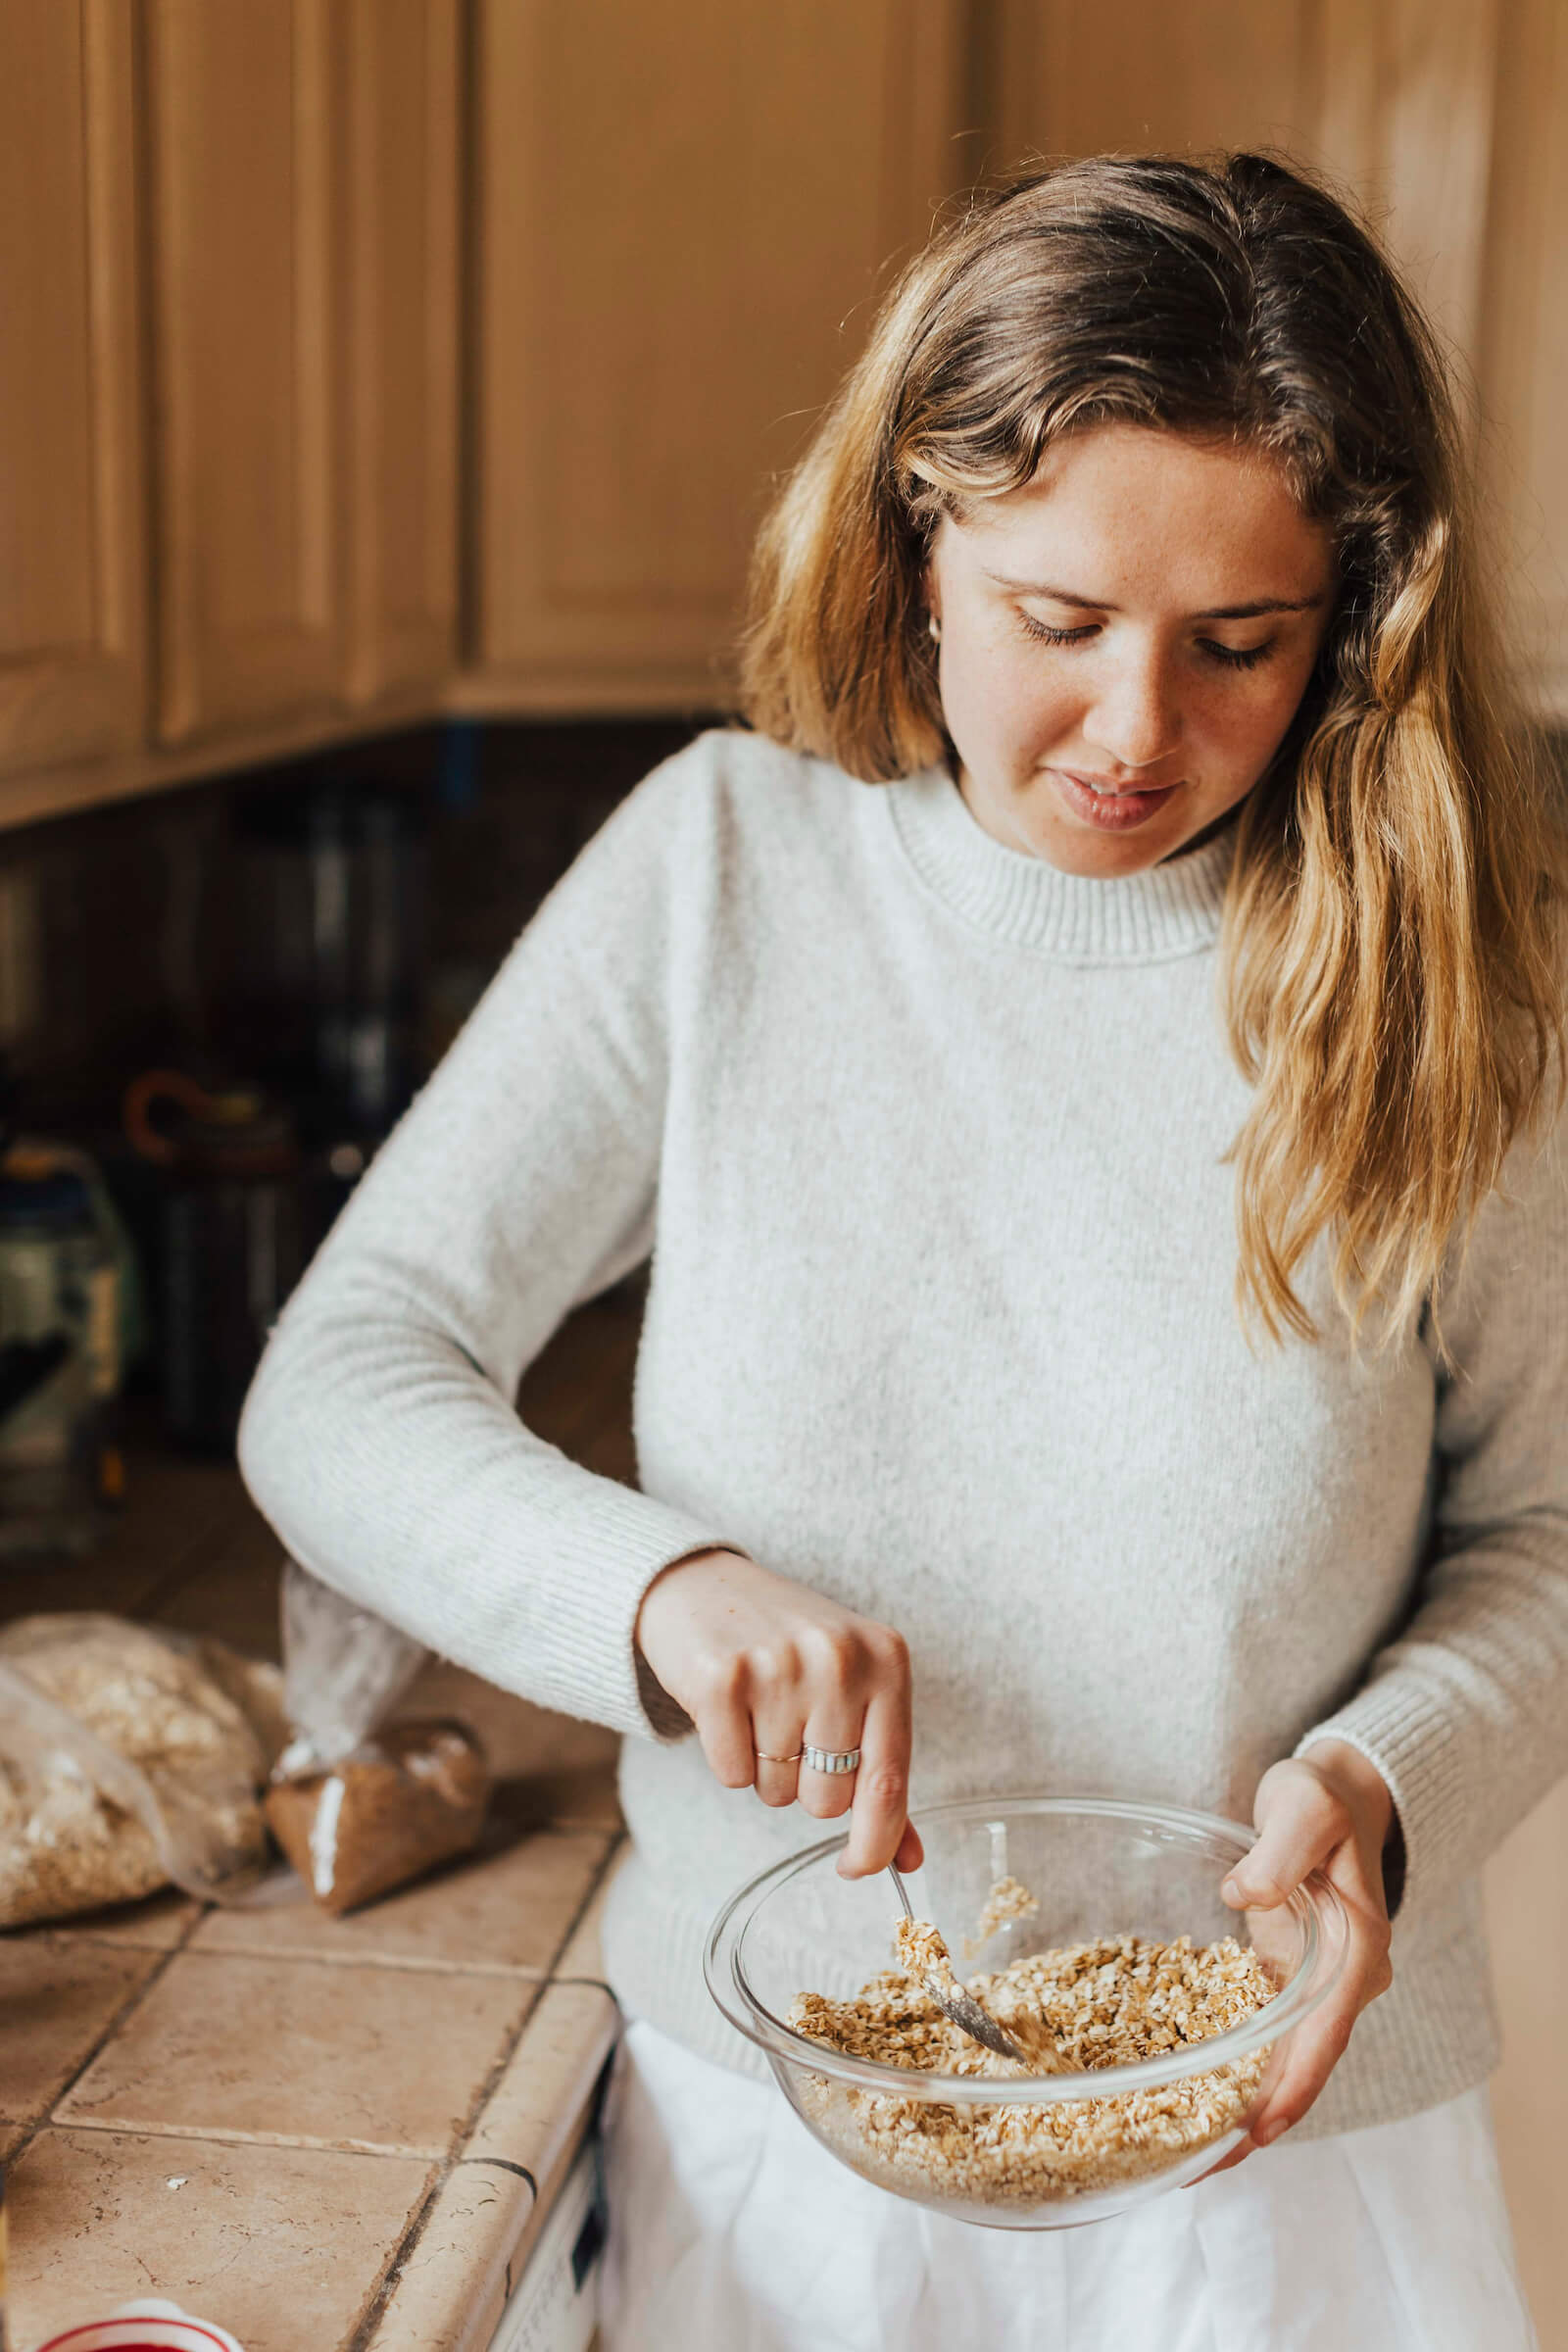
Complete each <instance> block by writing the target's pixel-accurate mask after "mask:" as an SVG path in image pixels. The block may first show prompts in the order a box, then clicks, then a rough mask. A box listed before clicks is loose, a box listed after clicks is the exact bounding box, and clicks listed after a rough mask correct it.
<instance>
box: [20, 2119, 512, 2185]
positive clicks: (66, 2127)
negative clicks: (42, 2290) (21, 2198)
mask: <svg viewBox="0 0 1568 2352" xmlns="http://www.w3.org/2000/svg"><path fill="white" fill-rule="evenodd" d="M37 2129H38V2130H39V2131H96V2132H98V2133H99V2134H100V2135H101V2136H102V2137H103V2138H105V2139H167V2140H170V2141H172V2142H173V2143H174V2144H175V2145H176V2146H179V2147H182V2148H189V2147H211V2148H304V2149H305V2150H307V2151H308V2153H309V2154H311V2155H313V2156H353V2157H356V2158H358V2157H361V2156H363V2157H364V2158H365V2159H366V2161H367V2162H368V2163H369V2164H422V2165H423V2166H424V2167H425V2168H426V2170H427V2171H435V2170H440V2169H443V2168H442V2160H441V2158H440V2157H439V2156H432V2155H431V2154H430V2152H429V2150H428V2149H426V2148H400V2147H392V2146H389V2145H388V2144H387V2143H386V2142H385V2141H380V2140H370V2139H305V2138H288V2137H286V2136H285V2135H284V2134H283V2133H281V2132H267V2131H244V2132H240V2131H220V2130H219V2129H218V2127H217V2126H216V2125H212V2124H127V2123H121V2122H113V2123H110V2122H102V2121H100V2120H99V2119H98V2118H97V2117H96V2116H90V2115H52V2116H46V2117H45V2118H44V2120H43V2121H42V2122H41V2123H40V2124H39V2125H38V2127H37ZM487 2161H491V2162H493V2161H494V2159H493V2158H492V2159H488V2160H487ZM15 2162H16V2156H15V2155H13V2156H11V2157H9V2158H8V2159H7V2170H8V2171H9V2170H10V2167H11V2165H12V2164H14V2163H15Z"/></svg>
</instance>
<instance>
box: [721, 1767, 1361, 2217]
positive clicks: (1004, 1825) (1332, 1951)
mask: <svg viewBox="0 0 1568 2352" xmlns="http://www.w3.org/2000/svg"><path fill="white" fill-rule="evenodd" d="M916 1826H917V1827H918V1829H919V1831H920V1834H921V1838H922V1841H923V1843H924V1845H925V1849H926V1863H925V1867H924V1869H923V1870H922V1872H920V1873H919V1874H917V1875H916V1876H914V1877H913V1878H912V1880H911V1884H910V1893H911V1899H912V1900H913V1901H914V1902H915V1905H916V1909H917V1910H920V1911H923V1912H924V1913H925V1914H926V1918H927V1920H930V1919H933V1918H934V1919H935V1920H936V1921H937V1922H938V1923H942V1924H945V1925H946V1926H947V1927H948V1929H949V1930H950V1932H952V1931H960V1932H961V1931H962V1930H963V1929H964V1928H965V1927H966V1926H967V1927H969V1928H970V1929H971V1935H970V1936H966V1937H965V1938H964V1941H963V1945H962V1949H963V1952H964V1959H965V1966H964V1968H963V1969H962V1970H961V1971H960V1972H959V1973H960V1974H961V1975H962V1976H963V1978H964V1980H965V1981H966V1982H967V1984H968V1985H969V1987H970V1989H971V1990H972V1991H973V1992H974V1993H975V1994H976V1995H977V1996H978V1997H979V1999H980V2000H981V2001H982V2002H983V2003H984V2005H985V2007H986V2008H987V2009H988V2010H989V2011H990V2012H991V2014H992V2015H993V2016H994V2017H995V2018H996V2020H997V2022H998V2023H999V2024H1000V2025H1002V2026H1004V2027H1005V2029H1006V2031H1007V2033H1008V2034H1010V2035H1011V2036H1012V2038H1013V2039H1014V2040H1015V2041H1016V2042H1017V2043H1018V2044H1019V2045H1020V2047H1022V2048H1023V2049H1024V2051H1025V2052H1026V2053H1027V2056H1028V2060H1029V2063H1028V2065H1027V2067H1020V2066H1018V2065H1016V2064H1014V2063H1013V2062H1011V2061H1009V2060H1007V2059H1004V2058H999V2057H997V2056H995V2055H994V2054H993V2053H992V2052H990V2051H988V2050H985V2049H982V2048H981V2047H980V2046H979V2045H978V2044H976V2043H974V2042H972V2041H970V2040H968V2038H967V2037H966V2036H965V2035H964V2034H962V2033H961V2032H959V2030H958V2029H957V2028H956V2027H954V2026H953V2025H951V2024H950V2023H949V2022H948V2020H947V2019H946V2018H944V2017H943V2015H942V2014H941V2012H940V2011H939V2010H938V2008H937V2006H936V2004H935V2003H934V2002H933V2001H932V2000H931V1998H930V1996H929V1995H928V1994H927V1992H926V1991H925V1989H924V1986H923V1984H922V1982H921V1972H922V1971H923V1970H924V1969H925V1967H926V1966H927V1964H928V1962H929V1961H930V1959H931V1958H932V1957H933V1956H935V1953H936V1952H938V1951H941V1952H942V1953H943V1954H944V1956H945V1947H944V1946H943V1945H942V1939H941V1937H940V1936H936V1937H935V1938H934V1942H933V1938H932V1936H931V1934H930V1931H929V1930H928V1929H927V1928H926V1927H925V1926H924V1923H922V1928H921V1929H920V1930H918V1931H916V1932H915V1933H914V1934H913V1935H910V1934H909V1932H908V1931H907V1930H906V1932H905V1934H904V1936H902V1937H901V1938H899V1939H898V1942H897V1943H895V1934H894V1930H895V1916H894V1914H895V1912H896V1905H895V1903H894V1901H893V1898H892V1896H891V1894H890V1890H889V1888H888V1887H887V1883H886V1880H885V1879H883V1878H878V1879H871V1880H856V1881H845V1880H842V1879H840V1878H839V1877H838V1876H837V1873H836V1871H835V1870H834V1867H833V1865H834V1863H835V1861H836V1860H837V1858H838V1855H839V1854H840V1853H841V1852H842V1850H843V1846H844V1842H845V1840H844V1838H842V1837H838V1838H830V1839H826V1840H824V1841H823V1842H822V1843H821V1844H820V1845H818V1846H815V1847H813V1848H812V1849H811V1850H810V1851H809V1852H808V1853H805V1854H802V1855H799V1856H797V1857H795V1858H794V1859H793V1860H792V1861H789V1862H786V1863H782V1864H779V1865H776V1866H775V1868H774V1869H772V1870H771V1871H768V1872H765V1873H764V1874H763V1875H762V1876H761V1877H760V1878H759V1879H756V1880H754V1881H752V1882H751V1883H750V1885H749V1886H747V1887H743V1888H742V1889H741V1890H740V1891H739V1892H738V1893H737V1895H736V1896H735V1897H734V1898H733V1899H732V1901H731V1902H730V1903H729V1904H728V1905H727V1906H726V1908H725V1910H724V1911H723V1912H722V1913H721V1914H720V1916H719V1919H718V1921H717V1922H716V1923H715V1926H714V1929H713V1932H712V1936H711V1939H710V1946H709V1954H708V1981H709V1985H710V1989H711V1991H712V1993H713V1995H714V1998H715V1999H716V2000H717V2001H718V2004H719V2006H720V2008H721V2009H722V2010H723V2011H724V2013H725V2015H726V2016H727V2017H728V2018H729V2019H730V2021H731V2023H732V2024H734V2025H735V2026H737V2027H738V2028H739V2030H740V2031H741V2032H742V2033H743V2034H747V2035H748V2037H749V2038H750V2039H751V2040H753V2041H754V2042H756V2043H758V2044H759V2045H760V2048H761V2049H762V2050H763V2052H764V2053H765V2055H766V2057H767V2059H768V2061H769V2064H770V2065H771V2067H772V2069H773V2073H774V2076H775V2078H776V2079H777V2081H778V2082H779V2084H780V2086H781V2088H782V2089H783V2090H784V2093H785V2095H786V2096H787V2097H788V2098H789V2100H790V2102H791V2104H792V2106H793V2107H794V2108H795V2110H796V2112H797V2113H798V2114H799V2115H800V2117H801V2118H802V2120H803V2122H804V2123H805V2124H806V2125H807V2127H808V2129H809V2130H810V2131H812V2132H813V2133H814V2134H815V2136H816V2137H817V2139H818V2140H820V2141H821V2143H822V2145H823V2146H824V2147H826V2148H828V2149H829V2150H830V2151H831V2153H832V2154H833V2155H834V2156H836V2157H837V2158H838V2159H839V2160H840V2161H841V2162H842V2163H844V2164H846V2165H848V2166H849V2167H850V2169H851V2170H852V2171H854V2172H856V2173H858V2174H859V2175H860V2177H861V2178H862V2179H864V2180H871V2181H873V2182H875V2183H876V2185H878V2186H879V2187H882V2188H886V2189H888V2190H891V2191H892V2192H893V2193H894V2194H896V2195H900V2196H906V2197H910V2198H912V2199H914V2200H915V2201H917V2202H918V2203H921V2204H925V2205H930V2206H934V2207H936V2208H937V2209H938V2210H940V2211H943V2212H946V2213H948V2214H950V2215H952V2216H953V2217H955V2218H956V2219H959V2220H965V2221H974V2222H981V2223H987V2224H990V2225H992V2226H994V2227H999V2228H1006V2229H1052V2228H1060V2227H1063V2226H1066V2225H1070V2224H1074V2223H1078V2222H1085V2221H1094V2220H1099V2219H1101V2218H1103V2216H1104V2215H1106V2214H1109V2213H1114V2212H1119V2211H1121V2210H1123V2209H1124V2208H1125V2207H1126V2206H1128V2205H1131V2204H1134V2203H1137V2202H1139V2201H1140V2200H1142V2199H1143V2198H1145V2197H1147V2196H1151V2195H1156V2194H1159V2193H1160V2192H1162V2191H1163V2190H1164V2189H1166V2188H1172V2187H1176V2186H1179V2185H1181V2184H1182V2183H1183V2182H1185V2181H1188V2180H1196V2179H1197V2178H1198V2177H1199V2176H1200V2175H1201V2174H1202V2173H1203V2172H1206V2171H1207V2170H1208V2169H1209V2168H1210V2167H1211V2166H1212V2165H1214V2164H1216V2163H1218V2162H1219V2161H1220V2160H1221V2159H1222V2158H1223V2157H1224V2155H1225V2154H1226V2153H1227V2152H1228V2151H1229V2149H1230V2148H1232V2147H1234V2146H1235V2145H1236V2144H1237V2143H1238V2142H1239V2141H1240V2139H1241V2137H1242V2134H1243V2131H1244V2130H1245V2128H1246V2122H1247V2118H1248V2116H1249V2115H1250V2113H1251V2111H1252V2110H1253V2109H1254V2108H1255V2106H1256V2105H1257V2103H1258V2101H1259V2098H1260V2096H1261V2094H1262V2092H1263V2091H1264V2089H1265V2088H1266V2086H1267V2083H1268V2082H1269V2081H1270V2080H1271V2079H1272V2076H1273V2073H1274V2071H1275V2070H1276V2068H1277V2067H1278V2065H1279V2063H1280V2060H1281V2057H1282V2055H1283V2052H1284V2050H1285V2048H1286V2047H1287V2046H1288V2043H1289V2040H1290V2037H1291V2035H1292V2034H1293V2033H1294V2032H1295V2030H1296V2028H1297V2027H1298V2026H1299V2023H1300V2021H1301V2019H1302V2018H1303V2017H1304V2016H1305V2015H1306V2014H1307V2012H1308V2011H1309V2010H1310V2009H1312V2008H1315V2007H1316V2005H1317V2003H1318V2001H1319V2000H1321V1999H1322V1998H1323V1997H1324V1995H1325V1994H1326V1993H1327V1992H1328V1990H1329V1989H1330V1988H1331V1986H1332V1985H1333V1983H1334V1981H1335V1979H1336V1978H1337V1976H1338V1974H1339V1970H1340V1967H1341V1965H1342V1964H1343V1957H1344V1944H1345V1932H1344V1915H1343V1912H1342V1911H1341V1909H1340V1906H1339V1903H1338V1899H1337V1898H1336V1897H1335V1895H1334V1893H1333V1891H1332V1889H1331V1888H1329V1887H1326V1886H1324V1885H1322V1884H1320V1883H1317V1884H1309V1886H1308V1887H1305V1888H1303V1889H1302V1891H1301V1893H1300V1894H1299V1896H1298V1897H1295V1898H1293V1900H1292V1902H1291V1903H1290V1904H1289V1905H1286V1906H1283V1907H1282V1908H1281V1910H1279V1911H1277V1912H1273V1913H1269V1914H1267V1915H1262V1914H1259V1915H1254V1917H1253V1919H1252V1920H1251V1922H1250V1927H1251V1928H1252V1929H1253V1930H1255V1931H1256V1941H1255V1942H1254V1941H1253V1940H1252V1937H1251V1936H1250V1933H1249V1923H1248V1922H1245V1921H1243V1920H1242V1919H1241V1918H1239V1917H1238V1915H1237V1914H1236V1913H1234V1912H1232V1911H1231V1910H1229V1909H1228V1907H1227V1906H1226V1905H1225V1904H1224V1903H1223V1902H1222V1901H1221V1899H1220V1896H1219V1891H1218V1889H1219V1885H1220V1882H1221V1881H1222V1879H1223V1878H1224V1877H1225V1875H1226V1873H1227V1872H1228V1871H1229V1870H1230V1869H1231V1867H1232V1866H1233V1865H1234V1864H1235V1862H1237V1861H1238V1860H1239V1859H1240V1858H1241V1856H1242V1854H1244V1853H1245V1852H1246V1851H1247V1849H1248V1847H1249V1846H1250V1843H1251V1835H1250V1832H1248V1831H1247V1830H1245V1829H1242V1828H1241V1827H1240V1826H1239V1825H1236V1824H1234V1823H1229V1822H1224V1821H1220V1820H1217V1819H1215V1818H1213V1817H1212V1816H1207V1815H1201V1814H1192V1813H1185V1812H1179V1811H1177V1810H1175V1809H1174V1808H1168V1807H1159V1806H1149V1805H1137V1804H1129V1803H1123V1802H1120V1801H1119V1800H1113V1799H1108V1798H1036V1799H1028V1798H1011V1799H1005V1800H998V1801H996V1802H988V1801H986V1800H978V1801H975V1802H971V1803H966V1804H960V1805H948V1806H942V1807H938V1808H933V1809H932V1810H931V1811H929V1812H925V1813H921V1814H918V1815H917V1816H916ZM1107 1929H1109V1930H1110V1931H1111V1932H1109V1933H1107V1932H1106V1930H1107ZM895 1950H897V1952H898V1955H899V1957H898V1960H897V1962H896V1963H895V1965H893V1966H892V1967H889V1966H888V1960H889V1957H890V1955H891V1954H892V1953H893V1952H894V1951H895ZM976 1959H978V1961H979V1963H980V1965H979V1966H978V1967H970V1965H969V1963H970V1962H972V1961H974V1960H976ZM911 1969H912V1970H913V1972H914V1973H912V1974H911V1973H909V1972H910V1970H911Z"/></svg>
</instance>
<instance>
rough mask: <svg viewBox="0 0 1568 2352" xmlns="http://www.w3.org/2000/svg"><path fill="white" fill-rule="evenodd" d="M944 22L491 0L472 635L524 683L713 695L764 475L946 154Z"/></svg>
mask: <svg viewBox="0 0 1568 2352" xmlns="http://www.w3.org/2000/svg"><path fill="white" fill-rule="evenodd" d="M955 24H956V11H955V10H954V9H953V8H952V7H950V6H948V5H947V4H946V0H916V4H913V5H911V4H910V0H851V4H850V5H846V0H779V4H778V5H775V6H774V7H772V8H770V9H767V10H760V9H759V10H752V9H737V8H735V7H733V6H731V5H729V0H684V4H683V5H681V6H679V7H668V8H660V9H647V8H644V7H642V6H640V5H638V4H637V0H575V4H574V5H573V6H572V7H571V8H569V9H564V8H558V7H555V6H553V5H551V4H550V0H486V4H485V5H483V6H482V8H481V12H480V18H479V29H480V45H479V54H478V60H477V83H478V90H479V97H480V142H481V144H480V153H481V186H480V224H479V238H480V245H479V256H480V258H479V289H480V296H479V298H480V313H481V318H482V320H483V335H482V342H481V350H480V359H479V386H480V401H479V448H478V484H477V486H478V515H477V524H478V541H479V549H480V569H479V590H480V593H479V632H478V633H479V648H478V650H479V655H480V659H481V662H482V663H483V664H484V665H485V667H486V668H488V669H491V670H493V671H496V672H500V673H504V674H505V676H506V678H507V680H508V682H509V685H510V686H511V687H512V688H514V689H515V695H516V698H517V700H518V702H519V703H520V704H522V705H526V704H527V703H528V701H529V700H530V699H533V700H536V701H538V702H553V703H556V704H558V705H559V704H562V703H569V702H575V703H577V704H579V705H581V706H582V707H587V708H591V707H594V706H595V705H598V706H600V707H607V706H614V705H618V706H619V707H621V708H627V707H632V706H635V705H637V704H650V703H657V702H660V701H669V700H678V699H682V698H684V699H687V700H691V701H696V702H699V703H701V702H702V701H704V700H709V701H711V700H713V699H715V698H717V697H718V696H719V695H721V694H722V693H723V691H724V690H725V671H724V662H725V657H726V656H727V653H728V649H729V643H730V640H731V637H732V635H733V630H734V625H735V622H736V619H737V616H738V607H739V598H740V590H741V583H742V580H743V576H744V571H745V564H746V557H747V550H748V547H749V544H750V540H751V537H752V534H753V531H754V529H755V525H756V521H757V517H758V515H759V512H760V506H761V504H762V501H763V498H764V496H765V494H766V489H767V483H768V477H769V475H770V473H771V472H773V471H774V470H776V469H777V468H779V467H781V466H785V465H787V464H788V462H789V461H790V459H791V458H792V457H793V456H794V455H795V454H796V452H797V451H798V450H799V448H800V446H801V443H802V439H803V436H804V433H805V431H806V430H807V428H808V425H809V418H810V417H811V415H812V414H813V413H814V411H815V410H816V409H817V407H818V406H819V404H820V403H821V402H822V401H823V399H824V398H825V397H826V396H827V394H828V393H829V392H830V391H831V389H832V387H833V385H834V383H835V381H836V380H837V378H838V376H839V374H840V373H841V372H842V370H843V368H844V367H845V366H846V365H847V364H848V362H849V360H850V358H851V357H852V356H853V354H854V352H855V350H856V349H857V348H858V342H859V339H860V336H861V335H862V333H863V331H864V326H865V323H866V320H867V319H868V317H869V312H870V308H871V306H872V304H873V303H874V300H875V298H876V295H877V292H878V290H879V286H880V283H881V278H880V276H879V272H880V270H881V268H882V266H883V264H884V263H885V261H886V260H887V258H888V257H889V255H890V254H892V253H893V252H895V251H896V250H898V249H899V248H900V247H907V245H908V244H909V243H910V242H911V241H912V239H913V238H914V237H915V236H918V235H920V234H922V233H923V231H924V229H925V227H926V225H927V223H928V221H929V212H930V207H931V205H932V204H933V203H934V202H936V201H937V200H938V199H940V197H941V196H942V195H943V194H944V193H945V192H946V190H947V188H948V187H949V186H950V185H951V183H952V181H953V179H954V178H956V176H957V174H958V172H959V170H960V165H959V159H958V154H957V151H956V149H955V148H954V147H953V146H952V145H951V141H950V138H949V136H948V133H949V129H950V123H949V102H948V93H949V91H950V89H952V88H954V87H956V73H955V72H954V60H955V56H956V48H955V42H956V31H955ZM824 61H830V63H831V69H832V70H831V72H825V71H824ZM933 91H936V92H937V93H939V94H938V95H937V96H936V97H935V98H933V95H932V93H933ZM916 143H917V144H918V148H919V152H918V153H917V154H913V155H911V146H912V145H913V144H916Z"/></svg>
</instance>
